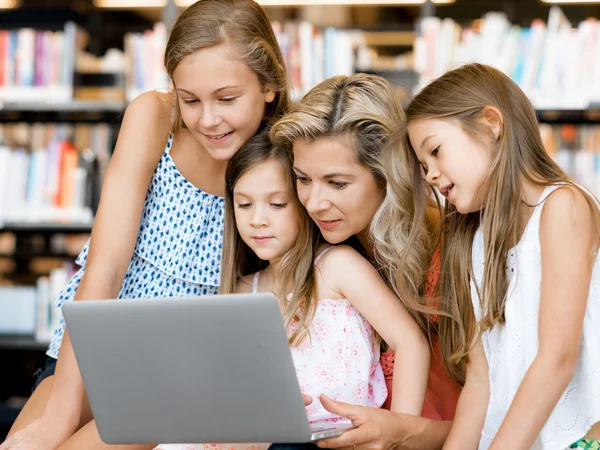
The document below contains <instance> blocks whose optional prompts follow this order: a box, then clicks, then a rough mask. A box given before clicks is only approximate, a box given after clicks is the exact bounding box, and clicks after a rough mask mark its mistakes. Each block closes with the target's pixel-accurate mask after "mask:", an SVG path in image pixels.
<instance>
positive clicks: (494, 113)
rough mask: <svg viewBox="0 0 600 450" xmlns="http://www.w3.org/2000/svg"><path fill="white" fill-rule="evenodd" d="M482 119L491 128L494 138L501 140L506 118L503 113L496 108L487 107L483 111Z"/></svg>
mask: <svg viewBox="0 0 600 450" xmlns="http://www.w3.org/2000/svg"><path fill="white" fill-rule="evenodd" d="M482 118H483V120H484V122H485V124H486V125H487V126H489V127H490V129H491V130H492V133H493V134H494V138H495V139H496V140H498V139H500V134H501V133H502V125H503V124H504V116H503V115H502V112H501V111H500V110H499V109H498V108H496V107H495V106H486V107H485V108H483V111H482Z"/></svg>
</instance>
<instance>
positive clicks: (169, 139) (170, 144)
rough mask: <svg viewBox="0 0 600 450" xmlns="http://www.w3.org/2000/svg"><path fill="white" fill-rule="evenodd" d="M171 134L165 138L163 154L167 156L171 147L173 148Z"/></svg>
mask: <svg viewBox="0 0 600 450" xmlns="http://www.w3.org/2000/svg"><path fill="white" fill-rule="evenodd" d="M173 136H174V135H173V133H169V137H168V138H167V146H166V147H165V153H166V154H167V155H168V154H170V153H171V147H172V146H173Z"/></svg>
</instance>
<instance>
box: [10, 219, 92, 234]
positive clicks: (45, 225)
mask: <svg viewBox="0 0 600 450" xmlns="http://www.w3.org/2000/svg"><path fill="white" fill-rule="evenodd" d="M91 231H92V224H91V223H52V222H20V223H19V222H14V223H8V224H5V225H4V226H3V227H0V233H45V234H52V233H67V234H87V233H91Z"/></svg>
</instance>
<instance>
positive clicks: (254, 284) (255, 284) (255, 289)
mask: <svg viewBox="0 0 600 450" xmlns="http://www.w3.org/2000/svg"><path fill="white" fill-rule="evenodd" d="M259 276H260V272H256V273H255V274H254V278H253V279H252V293H253V294H256V293H257V292H258V277H259Z"/></svg>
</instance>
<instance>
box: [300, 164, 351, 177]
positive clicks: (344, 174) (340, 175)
mask: <svg viewBox="0 0 600 450" xmlns="http://www.w3.org/2000/svg"><path fill="white" fill-rule="evenodd" d="M294 170H295V171H297V172H300V173H301V174H302V175H306V174H305V173H304V172H302V171H301V170H300V169H298V168H297V167H296V166H294ZM338 177H346V178H350V179H352V180H354V179H355V178H356V177H355V176H354V175H350V174H349V173H342V172H333V173H328V174H325V175H323V176H322V177H321V178H324V179H326V180H329V179H331V178H338Z"/></svg>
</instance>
